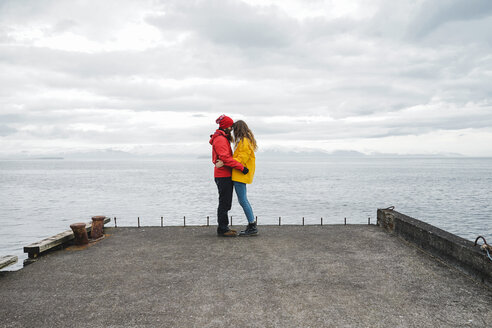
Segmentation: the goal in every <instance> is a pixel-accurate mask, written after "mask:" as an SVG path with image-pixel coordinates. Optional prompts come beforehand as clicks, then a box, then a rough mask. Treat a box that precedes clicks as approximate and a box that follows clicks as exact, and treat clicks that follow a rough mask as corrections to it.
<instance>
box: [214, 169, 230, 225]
mask: <svg viewBox="0 0 492 328" xmlns="http://www.w3.org/2000/svg"><path fill="white" fill-rule="evenodd" d="M215 184H216V185H217V189H218V190H219V207H218V208H217V224H218V227H217V232H219V233H222V232H226V231H228V230H229V216H228V213H227V212H229V210H230V209H231V206H232V192H233V191H234V184H233V183H232V180H231V177H227V178H215Z"/></svg>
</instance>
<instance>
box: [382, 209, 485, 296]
mask: <svg viewBox="0 0 492 328" xmlns="http://www.w3.org/2000/svg"><path fill="white" fill-rule="evenodd" d="M377 216H378V222H377V224H378V225H379V226H380V227H382V228H384V229H385V230H387V231H388V232H391V233H394V234H396V235H398V236H400V237H402V238H404V239H405V240H407V241H409V242H411V243H413V244H415V245H416V246H417V247H419V248H421V249H422V250H424V251H426V252H428V253H430V254H432V255H434V256H436V257H438V258H440V259H441V260H443V261H444V262H445V263H447V264H449V265H451V266H453V267H455V268H457V269H458V270H460V271H462V272H464V273H466V274H468V275H471V276H472V277H474V278H475V279H478V280H479V281H481V282H483V283H484V284H486V285H488V286H489V287H492V261H491V260H490V259H489V258H488V257H487V255H486V253H485V252H484V251H482V250H481V249H480V247H479V246H474V243H473V242H471V241H469V240H466V239H464V238H461V237H458V236H456V235H453V234H452V233H449V232H446V231H444V230H442V229H439V228H437V227H434V226H432V225H430V224H427V223H425V222H422V221H419V220H417V219H414V218H411V217H409V216H406V215H404V214H401V213H399V212H397V211H394V210H391V209H378V213H377Z"/></svg>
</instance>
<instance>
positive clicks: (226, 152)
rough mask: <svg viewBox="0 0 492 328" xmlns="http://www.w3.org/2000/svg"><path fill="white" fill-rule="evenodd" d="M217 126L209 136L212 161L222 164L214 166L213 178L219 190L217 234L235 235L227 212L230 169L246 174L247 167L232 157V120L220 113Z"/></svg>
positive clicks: (229, 194)
mask: <svg viewBox="0 0 492 328" xmlns="http://www.w3.org/2000/svg"><path fill="white" fill-rule="evenodd" d="M215 122H216V123H217V124H219V128H218V129H217V131H215V133H214V134H213V135H211V136H210V144H211V145H212V162H213V163H214V165H215V163H216V162H217V161H218V160H219V159H220V160H221V161H222V162H224V166H222V167H215V168H214V178H215V184H216V185H217V189H218V190H219V207H218V208H217V223H218V227H217V234H218V235H219V236H224V237H235V236H237V231H236V230H232V229H230V228H229V216H228V212H229V210H230V209H231V205H232V192H233V190H234V185H233V183H232V180H231V176H232V169H233V168H234V169H238V170H239V171H241V172H243V174H247V173H248V172H249V170H248V168H247V167H245V166H243V165H242V164H241V163H239V162H238V161H236V160H235V159H234V158H232V149H231V141H232V136H231V131H232V124H234V121H233V120H232V119H231V118H230V117H228V116H225V115H221V116H220V117H219V118H218V119H217V120H216V121H215Z"/></svg>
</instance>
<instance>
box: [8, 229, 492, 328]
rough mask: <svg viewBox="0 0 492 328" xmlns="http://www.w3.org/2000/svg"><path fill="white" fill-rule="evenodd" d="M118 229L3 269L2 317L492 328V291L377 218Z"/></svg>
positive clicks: (33, 323) (120, 323) (62, 323)
mask: <svg viewBox="0 0 492 328" xmlns="http://www.w3.org/2000/svg"><path fill="white" fill-rule="evenodd" d="M214 231H215V228H214V227H210V228H206V227H186V228H182V227H166V228H140V229H138V228H117V229H108V228H106V232H107V233H109V234H110V236H108V237H107V238H106V239H104V240H102V241H101V242H99V243H96V244H94V245H92V246H90V247H88V248H86V249H83V250H80V249H77V248H69V249H66V250H60V251H56V252H53V253H50V254H47V255H46V256H43V257H40V258H39V260H38V262H37V263H35V264H33V265H30V266H28V267H26V268H24V269H22V270H20V271H17V272H10V273H3V274H1V275H0V318H1V319H0V327H67V326H71V327H90V326H92V327H486V326H489V325H490V324H491V323H492V306H491V304H492V291H491V290H490V289H488V288H487V287H486V286H485V285H483V284H480V283H476V282H475V281H473V280H471V279H470V278H468V277H467V276H466V275H464V274H462V273H460V272H458V271H456V270H454V269H451V268H449V267H448V266H446V265H444V264H443V263H442V262H440V261H437V260H435V259H434V258H433V257H430V256H428V255H426V254H425V253H423V252H422V251H420V250H419V249H417V248H415V247H413V246H411V245H410V244H408V243H406V242H405V241H403V240H401V239H398V238H397V237H395V236H394V235H390V234H388V233H386V232H384V231H383V230H382V229H381V228H379V227H376V226H323V227H320V226H304V227H303V226H282V227H272V226H270V227H264V226H260V233H261V235H260V236H257V237H250V238H229V239H227V238H218V237H216V236H215V234H214Z"/></svg>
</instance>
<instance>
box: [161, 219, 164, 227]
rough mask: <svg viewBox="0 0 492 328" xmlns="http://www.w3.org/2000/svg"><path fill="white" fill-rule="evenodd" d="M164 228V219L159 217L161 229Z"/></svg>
mask: <svg viewBox="0 0 492 328" xmlns="http://www.w3.org/2000/svg"><path fill="white" fill-rule="evenodd" d="M163 226H164V217H162V216H161V228H162V227H163Z"/></svg>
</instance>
